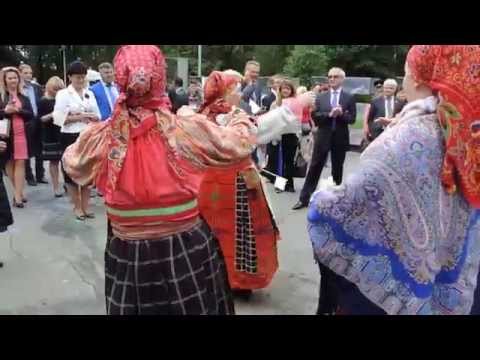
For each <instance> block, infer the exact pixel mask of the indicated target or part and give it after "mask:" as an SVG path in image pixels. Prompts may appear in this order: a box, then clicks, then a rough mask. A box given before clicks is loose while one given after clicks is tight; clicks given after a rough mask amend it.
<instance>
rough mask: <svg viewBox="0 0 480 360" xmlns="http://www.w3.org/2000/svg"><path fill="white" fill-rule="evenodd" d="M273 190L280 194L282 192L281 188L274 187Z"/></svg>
mask: <svg viewBox="0 0 480 360" xmlns="http://www.w3.org/2000/svg"><path fill="white" fill-rule="evenodd" d="M275 192H276V193H277V194H281V193H282V192H283V190H281V189H277V188H275Z"/></svg>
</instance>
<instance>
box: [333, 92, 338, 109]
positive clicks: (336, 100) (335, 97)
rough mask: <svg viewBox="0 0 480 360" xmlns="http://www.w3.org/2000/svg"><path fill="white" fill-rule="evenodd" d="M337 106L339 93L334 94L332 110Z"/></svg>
mask: <svg viewBox="0 0 480 360" xmlns="http://www.w3.org/2000/svg"><path fill="white" fill-rule="evenodd" d="M335 106H338V92H337V91H333V92H332V108H334V107H335Z"/></svg>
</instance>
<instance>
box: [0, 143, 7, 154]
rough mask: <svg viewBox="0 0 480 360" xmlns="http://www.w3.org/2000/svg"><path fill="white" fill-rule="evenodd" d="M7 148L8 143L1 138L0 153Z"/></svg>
mask: <svg viewBox="0 0 480 360" xmlns="http://www.w3.org/2000/svg"><path fill="white" fill-rule="evenodd" d="M5 150H7V143H6V142H5V141H2V140H0V153H3V152H5Z"/></svg>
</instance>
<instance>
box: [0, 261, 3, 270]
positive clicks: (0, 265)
mask: <svg viewBox="0 0 480 360" xmlns="http://www.w3.org/2000/svg"><path fill="white" fill-rule="evenodd" d="M1 268H3V262H1V261H0V269H1Z"/></svg>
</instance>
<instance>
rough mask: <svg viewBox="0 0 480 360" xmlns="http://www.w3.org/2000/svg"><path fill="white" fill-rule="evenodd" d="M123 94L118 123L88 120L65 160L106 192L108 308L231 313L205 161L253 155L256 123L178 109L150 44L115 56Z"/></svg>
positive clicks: (82, 180)
mask: <svg viewBox="0 0 480 360" xmlns="http://www.w3.org/2000/svg"><path fill="white" fill-rule="evenodd" d="M114 63H115V70H116V80H117V84H118V86H119V88H120V92H121V93H120V96H119V98H118V100H117V103H116V105H115V109H114V112H113V115H112V118H111V120H109V121H106V122H103V123H99V124H95V125H90V126H89V127H88V128H87V129H86V130H85V131H84V132H83V133H82V134H81V135H80V137H79V139H78V140H77V142H76V143H75V144H73V145H72V146H70V147H69V148H68V149H67V150H66V152H65V154H64V157H63V161H64V164H65V165H64V166H65V170H66V171H67V172H68V173H69V175H70V176H71V177H72V179H74V180H75V181H76V182H78V183H79V184H82V185H85V184H90V183H92V182H94V183H95V184H96V186H97V188H98V189H99V190H100V191H101V192H102V193H103V194H104V198H105V203H106V208H107V216H108V221H109V233H108V241H107V245H106V251H105V296H106V306H107V313H108V314H233V313H234V307H233V301H232V297H231V291H230V287H229V285H228V281H227V275H226V270H225V264H224V260H223V257H222V255H221V252H220V250H219V246H218V243H217V240H216V239H215V238H214V237H213V235H212V232H211V231H210V228H209V227H208V225H207V224H206V223H205V222H204V221H203V220H201V218H200V216H199V207H198V200H197V197H198V192H199V187H200V182H201V180H202V178H203V174H204V171H205V169H206V167H207V166H219V167H221V166H226V165H230V164H235V163H238V162H240V161H243V160H242V159H244V158H248V157H249V155H250V153H251V152H252V149H253V146H252V144H253V143H254V142H255V139H254V136H252V132H253V130H254V126H253V124H252V122H251V121H250V119H248V118H247V117H246V116H237V117H236V118H234V119H232V120H231V121H230V122H229V123H228V124H227V125H226V126H225V127H223V128H221V127H219V126H217V125H215V124H213V123H211V122H209V121H206V119H205V117H204V116H201V115H191V116H188V117H180V116H175V115H172V113H171V112H170V110H169V109H170V102H169V100H168V97H167V96H166V95H165V93H164V92H165V81H166V74H165V60H164V57H163V55H162V53H161V51H160V50H159V49H158V48H157V47H155V46H153V45H152V46H150V45H131V46H124V47H122V48H121V49H120V50H119V51H118V53H117V55H116V56H115V59H114Z"/></svg>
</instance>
